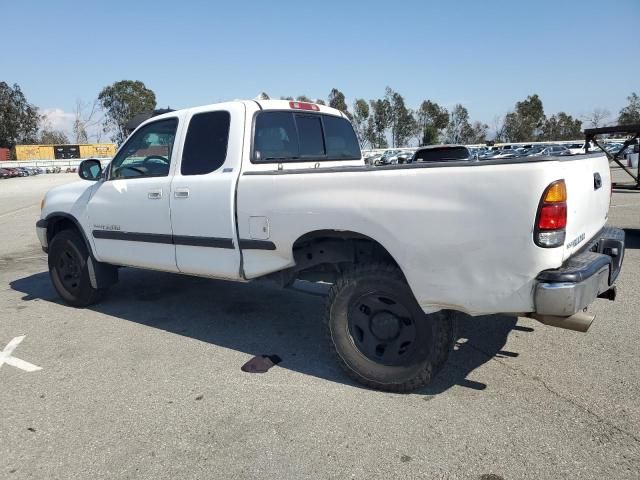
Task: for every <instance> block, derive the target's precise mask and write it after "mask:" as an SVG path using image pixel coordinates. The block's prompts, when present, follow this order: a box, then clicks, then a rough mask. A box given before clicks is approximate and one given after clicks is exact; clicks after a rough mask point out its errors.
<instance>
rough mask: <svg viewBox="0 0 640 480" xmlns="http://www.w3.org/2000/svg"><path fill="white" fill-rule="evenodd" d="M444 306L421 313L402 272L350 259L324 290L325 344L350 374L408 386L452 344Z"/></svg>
mask: <svg viewBox="0 0 640 480" xmlns="http://www.w3.org/2000/svg"><path fill="white" fill-rule="evenodd" d="M449 319H450V317H449V315H448V313H447V312H438V313H434V314H429V315H427V314H425V313H424V312H423V311H422V309H421V308H420V306H419V305H418V302H416V300H415V298H414V296H413V293H412V292H411V289H410V288H409V286H408V285H407V283H406V280H405V279H404V276H403V275H402V272H400V270H398V268H397V267H394V266H391V265H378V264H372V265H356V266H355V267H353V269H351V270H350V271H349V272H347V273H345V274H343V275H342V276H341V277H340V278H339V279H338V281H337V282H336V283H335V284H334V285H333V287H332V288H331V291H330V292H329V298H328V302H327V310H326V315H325V327H326V332H327V334H328V337H329V340H330V346H331V350H332V352H333V353H334V355H335V357H336V359H337V361H338V363H339V364H340V366H341V367H342V368H343V369H344V370H345V371H346V372H347V374H348V375H349V376H351V377H352V378H353V379H355V380H356V381H358V382H359V383H362V384H363V385H366V386H368V387H371V388H375V389H378V390H384V391H389V392H409V391H413V390H416V389H418V388H421V387H423V386H425V385H427V384H428V383H429V382H431V380H432V379H433V377H434V376H435V374H436V373H437V371H438V370H439V369H440V368H441V367H442V365H443V364H444V362H445V361H446V358H447V356H448V352H449V350H450V349H451V347H452V342H451V338H452V332H453V330H452V327H451V323H450V322H449Z"/></svg>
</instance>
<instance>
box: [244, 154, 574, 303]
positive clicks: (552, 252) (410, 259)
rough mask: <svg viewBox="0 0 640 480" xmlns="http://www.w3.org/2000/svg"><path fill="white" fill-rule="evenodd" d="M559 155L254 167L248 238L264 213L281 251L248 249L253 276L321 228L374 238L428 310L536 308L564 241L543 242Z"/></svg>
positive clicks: (248, 190) (288, 256)
mask: <svg viewBox="0 0 640 480" xmlns="http://www.w3.org/2000/svg"><path fill="white" fill-rule="evenodd" d="M560 163H562V162H559V161H545V162H532V163H520V164H499V165H478V166H460V167H457V166H456V167H452V166H450V167H440V168H409V169H402V168H398V169H391V170H388V169H380V170H365V169H363V170H362V171H355V172H330V173H324V172H323V171H322V170H321V169H317V170H316V171H314V172H313V173H311V171H310V173H301V174H290V173H287V172H286V171H283V172H280V173H277V172H273V174H267V175H265V174H259V175H254V174H251V173H247V172H245V174H244V175H242V176H241V178H240V182H239V187H238V199H237V208H238V212H237V213H238V229H239V236H240V238H250V237H249V235H250V232H249V218H250V217H251V216H264V217H266V218H267V219H268V222H269V235H270V240H272V241H273V242H274V243H275V245H276V250H275V251H260V250H244V251H243V257H244V272H245V275H246V277H247V278H255V277H259V276H261V275H265V274H267V273H270V272H273V271H277V270H281V269H283V268H286V267H290V266H292V265H293V264H294V261H293V255H292V245H293V244H294V242H295V241H296V240H297V239H298V238H299V237H301V236H302V235H304V234H306V233H308V232H312V231H315V230H344V231H352V232H357V233H360V234H363V235H366V236H369V237H371V238H373V239H374V240H376V241H378V242H379V243H380V244H382V246H384V247H385V248H386V249H387V250H388V252H389V253H390V254H391V255H392V256H393V258H394V259H395V260H396V262H397V263H398V264H399V266H400V268H401V269H402V271H403V272H404V274H405V276H406V278H407V280H408V282H409V285H410V286H411V288H412V290H413V292H414V294H415V296H416V298H417V300H418V302H419V303H420V305H421V306H422V307H423V309H424V310H425V311H434V310H438V309H440V308H454V309H458V310H462V311H466V312H468V313H472V314H483V313H496V312H527V311H532V310H533V295H532V293H533V288H534V279H535V277H536V275H537V274H538V273H539V272H540V271H541V270H544V269H548V268H555V267H558V266H560V265H561V263H562V261H563V257H564V254H563V248H557V249H542V248H539V247H537V246H535V244H534V243H533V228H534V222H535V217H536V211H537V208H538V204H539V201H540V197H541V195H542V193H543V191H544V189H545V188H546V187H547V185H548V184H549V183H551V182H552V181H554V180H557V179H559V178H562V175H564V174H565V173H567V172H568V171H567V170H563V168H561V166H560Z"/></svg>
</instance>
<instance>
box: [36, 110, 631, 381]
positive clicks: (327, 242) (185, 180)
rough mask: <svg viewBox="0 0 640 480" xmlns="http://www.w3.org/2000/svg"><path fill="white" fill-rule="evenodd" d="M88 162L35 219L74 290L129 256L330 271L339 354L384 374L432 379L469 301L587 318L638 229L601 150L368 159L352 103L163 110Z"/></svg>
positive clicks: (199, 264) (197, 269)
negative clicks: (624, 210) (613, 221)
mask: <svg viewBox="0 0 640 480" xmlns="http://www.w3.org/2000/svg"><path fill="white" fill-rule="evenodd" d="M79 175H80V177H81V178H82V179H83V180H82V181H80V182H76V183H73V184H69V185H64V186H61V187H57V188H54V189H52V190H51V191H49V192H48V193H47V195H46V197H45V198H44V199H43V203H42V215H41V219H40V220H39V221H38V222H37V225H36V227H37V228H36V230H37V234H38V237H39V239H40V242H41V244H42V247H43V249H44V251H45V252H48V256H49V271H50V275H51V280H52V282H53V285H54V286H55V288H56V290H57V292H58V293H59V295H60V296H61V297H62V298H63V299H64V300H65V301H66V302H67V303H68V304H70V305H73V306H76V307H84V306H88V305H90V304H92V303H95V302H97V301H98V300H100V299H101V298H102V296H103V294H104V292H105V290H106V289H107V288H108V287H109V286H110V285H112V284H113V283H114V282H116V281H117V279H118V268H119V267H123V266H129V267H138V268H146V269H152V270H161V271H165V272H175V273H182V274H187V275H198V276H203V277H211V278H218V279H226V280H231V281H239V282H246V281H249V280H253V279H258V278H270V279H273V280H276V281H278V282H280V283H281V284H282V285H283V286H289V285H292V283H293V282H294V281H296V280H307V281H323V282H327V283H330V284H332V287H331V289H330V292H329V295H328V304H327V310H326V317H325V323H326V330H327V333H328V336H329V339H330V345H331V349H332V351H333V352H334V353H335V356H336V358H337V360H338V362H339V363H340V364H341V366H342V367H343V368H344V369H345V370H346V372H347V373H348V374H349V375H351V376H352V377H353V378H354V379H356V380H357V381H359V382H361V383H363V384H365V385H367V386H370V387H373V388H378V389H383V390H387V391H397V392H402V391H410V390H413V389H416V388H418V387H421V386H423V385H425V384H427V383H428V382H429V381H430V380H431V379H432V378H433V376H434V375H435V374H436V373H437V371H438V370H439V369H440V367H441V366H442V365H443V363H444V362H445V360H446V358H447V355H448V352H449V350H450V349H451V348H452V347H453V343H454V340H455V329H454V325H455V317H456V313H457V312H463V313H466V314H470V315H480V314H491V313H513V314H517V315H527V316H531V317H533V318H536V319H538V320H540V321H542V322H543V323H546V324H550V325H555V326H560V327H564V328H570V329H573V330H581V331H586V329H587V328H588V326H589V324H590V323H591V321H592V320H593V316H591V315H588V314H587V313H585V312H586V307H587V306H588V305H589V304H591V303H592V302H593V301H594V300H595V299H596V298H597V297H604V298H609V299H613V298H614V297H615V287H614V282H615V280H616V277H617V275H618V272H619V271H620V267H621V265H622V259H623V255H624V232H623V231H621V230H619V229H615V228H610V227H605V224H606V221H607V216H608V210H609V202H610V195H611V179H610V172H609V163H608V160H607V158H606V157H605V156H604V155H601V154H592V155H578V156H565V157H558V158H554V157H549V156H546V157H540V158H526V159H524V160H518V159H503V160H493V161H491V160H490V161H484V162H482V161H481V162H478V161H470V160H454V161H446V162H438V161H417V162H415V163H411V164H406V165H394V166H382V167H374V166H366V165H364V162H363V161H362V159H361V153H360V148H359V146H358V142H357V139H356V136H355V134H354V131H353V128H352V126H351V124H350V123H349V121H348V119H347V118H346V117H345V116H344V115H343V114H342V113H341V112H339V111H337V110H334V109H332V108H329V107H326V106H323V105H315V104H309V103H302V102H289V101H277V100H267V101H234V102H228V103H220V104H215V105H208V106H204V107H197V108H189V109H185V110H180V111H175V112H171V113H166V114H163V115H160V116H157V117H154V118H151V119H149V120H147V121H146V122H144V123H143V124H142V125H140V126H139V127H138V128H137V129H136V130H135V131H134V132H133V133H132V134H131V136H130V137H129V138H128V139H127V141H126V142H125V143H124V144H123V145H122V146H121V147H120V149H119V150H118V152H117V154H116V155H115V157H114V158H113V160H112V161H111V162H110V164H109V165H108V167H106V168H105V169H102V167H101V164H100V162H99V161H98V160H93V159H90V160H85V161H84V162H83V163H82V164H81V167H80V169H79Z"/></svg>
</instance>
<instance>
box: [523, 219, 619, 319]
mask: <svg viewBox="0 0 640 480" xmlns="http://www.w3.org/2000/svg"><path fill="white" fill-rule="evenodd" d="M623 258H624V231H623V230H620V229H618V228H612V227H607V228H604V229H603V230H601V231H600V232H599V233H598V235H596V236H595V237H594V238H593V239H592V240H591V242H589V244H588V245H587V246H586V247H584V248H583V249H582V251H581V252H579V253H577V254H576V255H574V256H572V257H571V258H569V259H568V260H567V261H566V262H565V264H564V265H563V266H562V267H560V268H558V269H554V270H545V271H544V272H541V273H540V274H539V275H538V278H537V280H538V283H537V285H536V288H535V294H534V302H535V312H536V313H538V314H540V315H553V316H558V317H568V316H571V315H573V314H574V313H577V312H580V311H582V310H584V309H585V308H587V307H588V306H589V305H590V304H591V303H592V302H593V301H594V300H595V299H596V298H598V296H601V295H602V296H607V297H608V298H610V299H612V298H613V297H615V295H611V294H607V293H606V292H609V291H610V290H612V288H614V287H613V285H614V283H615V281H616V278H617V277H618V274H619V273H620V268H621V267H622V260H623Z"/></svg>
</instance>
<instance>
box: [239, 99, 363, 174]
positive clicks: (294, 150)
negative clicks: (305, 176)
mask: <svg viewBox="0 0 640 480" xmlns="http://www.w3.org/2000/svg"><path fill="white" fill-rule="evenodd" d="M360 158H361V154H360V146H359V144H358V139H357V138H356V135H355V132H354V131H353V127H352V126H351V123H350V122H349V121H348V120H346V119H345V118H342V117H337V116H334V115H327V114H320V113H307V112H304V113H300V112H291V111H277V110H276V111H262V112H259V113H258V114H257V115H256V119H255V128H254V139H253V152H252V155H251V161H252V162H253V163H280V162H305V161H313V162H322V161H331V160H333V161H335V160H359V159H360Z"/></svg>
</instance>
